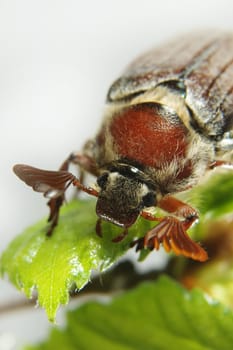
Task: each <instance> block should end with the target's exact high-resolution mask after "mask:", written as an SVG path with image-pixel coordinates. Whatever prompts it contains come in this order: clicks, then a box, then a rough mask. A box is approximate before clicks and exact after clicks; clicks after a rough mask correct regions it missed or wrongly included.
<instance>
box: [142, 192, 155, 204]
mask: <svg viewBox="0 0 233 350" xmlns="http://www.w3.org/2000/svg"><path fill="white" fill-rule="evenodd" d="M142 201H143V205H144V206H145V207H153V206H155V204H156V199H155V193H153V192H148V193H147V194H146V195H145V196H144V197H143V198H142Z"/></svg>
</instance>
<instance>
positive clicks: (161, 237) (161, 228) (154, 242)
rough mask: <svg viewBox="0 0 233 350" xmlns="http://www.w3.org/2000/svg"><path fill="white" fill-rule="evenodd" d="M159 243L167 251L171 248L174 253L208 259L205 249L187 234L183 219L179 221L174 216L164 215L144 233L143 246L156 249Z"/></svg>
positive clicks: (202, 259)
mask: <svg viewBox="0 0 233 350" xmlns="http://www.w3.org/2000/svg"><path fill="white" fill-rule="evenodd" d="M160 244H162V245H163V247H164V249H165V250H166V251H167V252H169V251H171V250H173V252H174V253H175V254H176V255H184V256H186V257H188V258H192V259H194V260H198V261H205V260H207V259H208V255H207V253H206V251H205V250H204V249H203V248H202V247H201V246H200V245H199V244H197V243H196V242H194V241H193V240H192V239H191V238H190V237H189V236H188V235H187V233H186V231H185V221H183V222H182V221H179V220H178V219H176V218H175V217H171V216H167V217H165V218H164V219H163V220H162V221H161V222H160V223H159V224H158V225H157V226H155V227H154V228H152V229H151V230H150V231H148V232H147V234H146V235H145V237H144V248H149V249H156V250H158V249H159V246H160Z"/></svg>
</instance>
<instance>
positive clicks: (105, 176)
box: [97, 173, 108, 188]
mask: <svg viewBox="0 0 233 350" xmlns="http://www.w3.org/2000/svg"><path fill="white" fill-rule="evenodd" d="M107 180H108V173H103V174H102V175H100V176H99V177H98V179H97V184H98V186H99V187H101V188H104V187H105V185H106V183H107Z"/></svg>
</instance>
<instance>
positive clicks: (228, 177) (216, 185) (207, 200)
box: [179, 169, 233, 220]
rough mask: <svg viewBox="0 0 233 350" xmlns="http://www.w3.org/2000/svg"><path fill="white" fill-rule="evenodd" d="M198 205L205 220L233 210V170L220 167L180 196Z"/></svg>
mask: <svg viewBox="0 0 233 350" xmlns="http://www.w3.org/2000/svg"><path fill="white" fill-rule="evenodd" d="M179 197H180V198H183V199H189V200H190V203H191V204H192V205H193V206H196V207H197V208H198V209H199V211H200V214H201V216H202V218H203V220H210V219H213V218H214V219H217V218H219V217H221V216H223V215H226V214H229V213H232V212H233V171H232V170H228V171H226V170H223V169H221V170H220V169H218V171H216V173H213V174H209V176H208V177H207V179H205V181H204V182H203V183H202V184H200V185H199V186H196V187H194V188H192V189H191V190H190V191H187V192H186V193H184V194H181V195H180V196H179Z"/></svg>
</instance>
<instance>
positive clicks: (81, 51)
mask: <svg viewBox="0 0 233 350" xmlns="http://www.w3.org/2000/svg"><path fill="white" fill-rule="evenodd" d="M201 28H205V29H206V28H220V29H222V28H225V29H230V30H232V29H233V1H232V0H220V1H218V0H195V1H187V0H171V1H168V0H163V1H156V0H143V1H137V0H117V1H109V0H97V1H78V0H76V1H69V0H66V1H65V0H64V1H62V0H54V1H52V0H40V1H33V0H19V1H13V0H6V1H4V0H0V122H1V124H0V125H1V127H0V151H1V158H0V186H1V189H0V195H1V200H0V239H1V240H0V242H1V243H0V251H2V250H3V249H4V248H5V247H6V245H7V244H8V243H9V242H10V240H11V239H12V238H13V237H14V236H16V235H17V234H18V233H20V232H21V231H22V230H23V229H24V228H25V227H26V226H28V225H29V224H32V223H33V222H35V221H36V220H37V219H39V218H41V217H42V216H44V215H47V207H46V205H45V200H44V199H43V197H42V196H41V195H39V194H36V193H34V192H33V191H32V190H31V189H29V188H28V187H26V186H25V185H24V184H23V183H22V182H20V181H18V179H17V178H16V177H15V176H14V175H13V173H12V170H11V168H12V165H13V164H14V163H17V162H21V163H28V164H31V165H35V166H38V167H42V168H48V169H56V168H57V167H58V166H59V165H60V163H61V162H62V160H64V159H65V158H66V156H67V155H68V154H69V153H70V152H71V151H73V150H80V149H81V146H82V144H83V143H84V142H85V140H86V139H87V138H89V137H92V136H93V135H94V134H95V132H96V130H97V128H98V125H99V123H100V120H101V114H102V110H103V106H104V101H105V95H106V92H107V89H108V87H109V85H110V83H111V82H112V81H113V80H114V79H115V78H117V77H118V76H119V74H120V73H121V71H122V70H123V69H124V67H125V66H126V65H127V64H128V63H129V62H130V60H131V59H133V58H135V56H136V55H138V54H140V53H141V52H142V51H143V50H146V49H148V48H151V47H153V46H155V45H157V44H159V43H160V42H162V41H164V40H165V39H167V38H170V37H172V36H175V35H176V34H178V33H184V32H186V31H190V30H193V29H201ZM0 298H1V300H0V304H1V303H4V302H6V300H9V299H11V298H13V299H15V298H18V293H17V292H15V290H14V289H13V288H11V287H10V286H9V285H8V283H7V282H3V281H0ZM19 320H23V321H19ZM46 329H47V321H46V318H45V316H44V314H43V312H39V311H38V310H34V309H33V310H31V312H30V313H29V312H24V313H21V314H19V313H17V314H16V313H15V314H14V313H11V314H7V315H0V350H7V349H12V347H11V344H13V342H14V341H17V344H21V342H23V341H25V340H26V341H29V340H30V341H31V340H32V339H38V338H40V337H41V336H42V334H43V333H44V332H45V331H46ZM12 337H13V338H12ZM12 339H13V341H12ZM4 344H5V345H4ZM18 346H19V345H18ZM16 348H17V347H16Z"/></svg>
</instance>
